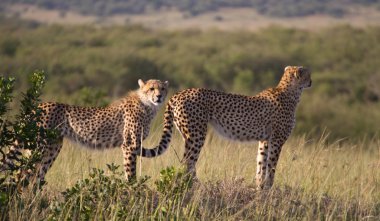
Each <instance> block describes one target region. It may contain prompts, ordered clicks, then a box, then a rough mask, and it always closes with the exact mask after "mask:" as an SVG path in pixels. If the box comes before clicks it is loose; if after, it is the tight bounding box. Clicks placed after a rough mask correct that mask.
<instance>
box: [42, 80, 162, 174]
mask: <svg viewBox="0 0 380 221" xmlns="http://www.w3.org/2000/svg"><path fill="white" fill-rule="evenodd" d="M138 84H139V86H140V88H139V89H138V90H136V91H132V92H130V93H129V94H128V96H126V97H124V98H122V99H120V100H118V101H115V102H113V103H111V104H110V105H109V106H107V107H103V108H99V107H78V106H71V105H68V104H61V103H53V102H48V103H42V104H40V105H39V108H41V109H42V112H43V115H42V117H41V120H42V126H43V127H44V128H49V129H52V128H54V129H56V130H57V132H58V139H57V140H55V142H54V143H50V144H49V145H48V146H46V147H45V148H44V152H43V154H42V161H41V163H40V165H38V169H39V173H38V179H39V180H40V181H43V180H44V177H45V174H46V172H47V170H48V169H49V168H50V167H51V165H52V164H53V162H54V160H55V159H56V157H57V156H58V154H59V152H60V150H61V147H62V141H63V138H68V139H70V140H73V141H75V142H78V143H80V144H82V145H84V146H86V147H89V148H92V149H106V148H111V147H117V146H121V149H122V151H123V155H124V169H125V176H126V179H127V180H128V179H130V178H133V177H135V174H136V154H135V152H136V151H135V150H136V149H137V148H139V147H140V146H141V140H143V139H145V138H146V137H147V136H148V134H149V130H150V123H151V121H152V119H153V118H154V116H155V115H156V113H157V111H158V109H159V107H160V106H161V104H162V103H163V102H164V100H165V98H166V95H167V91H168V85H169V83H168V82H167V81H165V82H161V81H159V80H148V81H146V82H144V81H142V80H141V79H140V80H138Z"/></svg>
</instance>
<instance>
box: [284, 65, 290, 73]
mask: <svg viewBox="0 0 380 221" xmlns="http://www.w3.org/2000/svg"><path fill="white" fill-rule="evenodd" d="M291 68H292V66H286V67H285V69H284V72H287V71H288V70H290V69H291Z"/></svg>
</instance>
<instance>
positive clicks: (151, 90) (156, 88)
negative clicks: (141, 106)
mask: <svg viewBox="0 0 380 221" xmlns="http://www.w3.org/2000/svg"><path fill="white" fill-rule="evenodd" d="M138 83H139V86H140V89H139V92H140V96H141V98H142V99H144V100H145V101H147V102H149V103H151V104H153V105H155V106H158V105H160V104H162V103H163V102H164V100H165V98H166V95H167V94H168V86H169V82H168V81H165V82H162V81H160V80H148V81H146V82H144V81H143V80H141V79H139V80H138Z"/></svg>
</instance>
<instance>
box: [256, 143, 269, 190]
mask: <svg viewBox="0 0 380 221" xmlns="http://www.w3.org/2000/svg"><path fill="white" fill-rule="evenodd" d="M268 149H269V148H268V142H267V141H259V147H258V151H257V162H256V163H257V165H256V166H257V168H256V186H257V189H258V190H262V189H264V184H265V177H266V174H267V169H268V159H267V158H268Z"/></svg>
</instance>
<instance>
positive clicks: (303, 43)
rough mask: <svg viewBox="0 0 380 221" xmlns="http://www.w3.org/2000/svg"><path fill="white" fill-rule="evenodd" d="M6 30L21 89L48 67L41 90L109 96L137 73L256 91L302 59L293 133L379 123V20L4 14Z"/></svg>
mask: <svg viewBox="0 0 380 221" xmlns="http://www.w3.org/2000/svg"><path fill="white" fill-rule="evenodd" d="M0 32H1V33H5V34H3V35H0V45H1V44H3V45H4V44H5V43H4V42H9V41H13V40H11V39H17V42H18V46H17V50H16V52H15V53H14V54H13V55H12V56H9V54H8V53H4V52H0V61H1V70H0V73H1V74H5V75H12V76H16V77H17V79H18V81H16V89H17V90H25V88H26V86H27V77H26V76H25V74H24V73H29V72H31V71H33V70H35V69H43V70H45V71H46V73H47V78H48V84H47V85H46V88H45V91H44V92H45V93H44V97H43V98H44V100H54V101H60V102H66V103H75V104H81V105H104V104H106V103H107V102H108V101H109V100H112V99H115V98H117V97H120V96H123V95H125V94H126V93H127V92H128V91H129V90H131V89H136V88H137V87H138V85H137V80H138V79H139V78H142V79H145V80H146V79H150V78H156V79H162V80H169V81H170V85H171V90H172V92H176V91H178V90H180V89H184V88H189V87H207V88H212V89H218V90H223V91H228V92H238V93H244V94H247V95H254V94H255V93H257V92H259V91H261V90H263V89H265V88H268V87H272V86H275V85H276V84H277V82H278V80H279V79H280V77H281V75H282V73H283V69H284V67H285V66H287V65H303V66H307V67H309V68H311V70H312V72H313V74H312V78H313V87H312V88H311V89H310V90H307V91H305V93H304V94H303V96H302V99H301V103H300V106H299V109H298V115H297V126H296V129H295V133H296V134H305V133H306V134H310V135H320V133H322V132H323V131H325V130H326V129H327V131H331V135H330V136H331V138H334V139H335V138H342V137H344V138H346V137H350V138H356V139H361V138H363V137H367V138H372V137H374V136H375V135H377V134H378V132H379V130H378V125H377V123H378V122H380V108H379V107H380V104H379V99H380V90H379V85H380V70H379V57H380V28H379V27H368V28H364V29H358V28H353V27H350V26H337V27H331V28H327V29H324V30H321V31H318V32H308V31H302V30H295V29H285V28H280V27H269V28H265V29H262V30H260V31H257V32H244V31H240V32H223V31H217V30H212V31H199V30H184V31H159V30H150V29H146V28H143V27H141V26H125V27H103V28H99V27H91V26H59V25H50V26H43V25H37V24H35V23H24V22H17V21H15V20H7V19H2V20H1V21H0ZM86 87H87V89H84V88H86ZM91 96H92V97H93V98H91ZM80 97H82V98H80ZM93 100H95V101H93Z"/></svg>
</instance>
